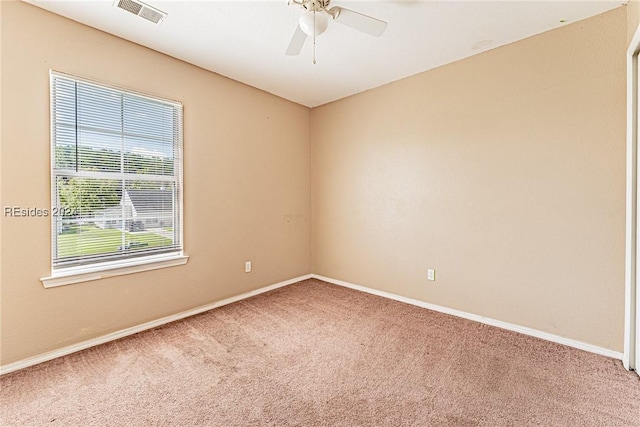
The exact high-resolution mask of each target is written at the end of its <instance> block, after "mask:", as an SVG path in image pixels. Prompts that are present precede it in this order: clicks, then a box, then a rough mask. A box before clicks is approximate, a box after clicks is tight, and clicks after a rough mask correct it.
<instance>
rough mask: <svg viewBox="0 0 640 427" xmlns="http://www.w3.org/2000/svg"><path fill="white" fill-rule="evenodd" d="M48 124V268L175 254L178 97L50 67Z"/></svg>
mask: <svg viewBox="0 0 640 427" xmlns="http://www.w3.org/2000/svg"><path fill="white" fill-rule="evenodd" d="M51 128H52V129H51V132H52V180H51V181H52V205H53V209H52V212H51V213H52V232H53V233H52V234H53V235H52V242H53V245H52V258H53V259H52V261H53V269H54V271H55V270H60V269H65V268H69V267H78V266H90V265H94V266H96V268H99V266H100V264H101V263H108V262H112V261H120V260H126V259H130V258H136V259H137V260H138V261H140V260H141V257H145V256H151V255H154V256H155V255H159V254H171V253H182V235H181V234H182V218H181V213H182V182H181V176H182V105H181V104H179V103H175V102H170V101H166V100H161V99H154V98H152V97H149V96H143V95H140V94H137V93H132V92H128V91H124V90H120V89H117V88H113V87H108V86H103V85H99V84H96V83H93V82H89V81H85V80H82V79H78V78H74V77H70V76H67V75H64V74H59V73H54V72H52V73H51ZM139 258H140V259H139Z"/></svg>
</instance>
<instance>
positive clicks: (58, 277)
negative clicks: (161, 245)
mask: <svg viewBox="0 0 640 427" xmlns="http://www.w3.org/2000/svg"><path fill="white" fill-rule="evenodd" d="M188 260H189V256H188V255H185V254H184V253H180V254H173V253H172V254H169V255H167V254H161V255H150V256H147V257H139V258H132V259H127V260H118V261H111V262H104V263H101V264H99V265H96V264H93V265H91V266H83V267H68V268H65V269H62V271H60V272H57V273H54V274H52V275H51V276H48V277H42V278H41V279H40V281H41V282H42V285H43V286H44V287H45V288H54V287H57V286H64V285H71V284H73V283H82V282H89V281H91V280H99V279H107V278H109V277H114V276H122V275H125V274H132V273H139V272H141V271H149V270H157V269H160V268H167V267H174V266H177V265H184V264H186V263H187V261H188Z"/></svg>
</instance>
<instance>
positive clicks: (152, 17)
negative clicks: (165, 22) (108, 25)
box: [115, 0, 167, 24]
mask: <svg viewBox="0 0 640 427" xmlns="http://www.w3.org/2000/svg"><path fill="white" fill-rule="evenodd" d="M115 5H116V7H119V8H120V9H122V10H126V11H127V12H130V13H133V14H134V15H138V16H139V17H141V18H144V19H146V20H147V21H151V22H153V23H154V24H158V23H159V22H160V21H162V18H164V17H165V16H167V14H166V13H164V12H162V11H160V10H158V9H156V8H154V7H151V6H149V5H147V4H144V3H142V2H139V1H135V0H117V1H116V3H115Z"/></svg>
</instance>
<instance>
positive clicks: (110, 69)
mask: <svg viewBox="0 0 640 427" xmlns="http://www.w3.org/2000/svg"><path fill="white" fill-rule="evenodd" d="M0 3H1V6H0V7H1V22H0V26H1V31H2V34H1V39H2V46H1V47H2V68H1V73H2V75H1V79H2V80H1V90H2V106H1V108H2V120H1V123H2V133H1V138H2V146H1V162H2V163H1V166H2V171H1V180H2V181H1V182H2V191H1V195H2V200H1V205H2V206H24V207H43V208H49V207H50V190H49V185H50V184H49V182H50V178H49V153H50V150H49V145H50V142H49V81H48V73H49V69H50V68H51V69H54V70H58V71H62V72H65V73H70V74H75V75H79V76H84V77H88V78H92V79H96V80H99V81H104V82H108V83H111V84H115V85H119V86H123V87H129V88H135V89H137V90H140V91H143V92H147V93H150V94H154V95H158V96H161V97H165V98H170V99H175V100H179V101H181V102H182V103H183V104H184V117H185V118H184V140H185V143H184V147H185V148H184V153H185V160H184V166H185V173H184V182H185V184H184V189H185V209H184V211H185V221H184V222H185V237H184V241H185V249H186V252H187V253H188V254H189V255H190V257H191V258H190V260H189V263H188V264H187V265H185V266H181V267H173V268H167V269H162V270H156V271H151V272H144V273H138V274H132V275H128V276H120V277H117V278H111V279H105V280H99V281H93V282H87V283H82V284H76V285H69V286H63V287H58V288H53V289H44V288H43V286H42V284H41V283H40V281H39V278H40V277H43V276H47V275H49V273H50V238H49V236H50V228H51V225H50V219H49V218H5V217H2V219H1V221H2V236H1V245H2V248H3V253H2V265H1V268H2V273H1V275H2V276H1V280H2V283H1V286H2V294H1V295H2V296H1V299H2V302H1V304H2V306H1V309H2V317H1V319H2V331H1V333H2V364H3V365H4V364H7V363H11V362H14V361H16V360H19V359H23V358H25V357H28V356H34V355H37V354H40V353H43V352H46V351H49V350H52V349H56V348H59V347H62V346H65V345H69V344H73V343H77V342H79V341H83V340H86V339H89V338H92V337H96V336H100V335H103V334H106V333H108V332H112V331H116V330H120V329H122V328H125V327H129V326H132V325H137V324H140V323H143V322H146V321H150V320H153V319H157V318H159V317H162V316H166V315H170V314H172V313H176V312H180V311H183V310H186V309H189V308H192V307H196V306H200V305H203V304H207V303H210V302H212V301H217V300H220V299H223V298H225V297H229V296H231V295H237V294H240V293H242V292H246V291H249V290H252V289H256V288H259V287H262V286H266V285H269V284H273V283H276V282H279V281H282V280H286V279H290V278H293V277H297V276H300V275H303V274H307V273H309V271H310V268H311V267H310V237H309V236H310V231H309V227H310V218H309V209H310V202H309V194H310V190H309V185H310V184H309V165H310V158H309V155H310V145H309V144H310V137H309V126H310V111H309V109H308V108H305V107H302V106H300V105H297V104H294V103H291V102H288V101H285V100H283V99H281V98H277V97H275V96H273V95H270V94H267V93H265V92H262V91H259V90H257V89H254V88H251V87H248V86H245V85H242V84H240V83H237V82H234V81H232V80H229V79H226V78H224V77H221V76H218V75H216V74H212V73H210V72H207V71H204V70H202V69H199V68H197V67H194V66H191V65H188V64H186V63H184V62H181V61H178V60H175V59H172V58H170V57H167V56H164V55H162V54H159V53H156V52H154V51H151V50H148V49H145V48H143V47H140V46H138V45H135V44H132V43H129V42H127V41H124V40H121V39H118V38H115V37H113V36H110V35H108V34H106V33H102V32H100V31H96V30H93V29H90V28H88V27H85V26H83V25H79V24H77V23H74V22H72V21H69V20H66V19H64V18H62V17H59V16H57V15H53V14H50V13H48V12H45V11H43V10H41V9H39V8H36V7H33V6H31V5H28V4H25V3H21V2H18V3H16V2H4V1H3V2H0ZM245 260H252V261H253V272H252V273H250V274H245V273H244V261H245Z"/></svg>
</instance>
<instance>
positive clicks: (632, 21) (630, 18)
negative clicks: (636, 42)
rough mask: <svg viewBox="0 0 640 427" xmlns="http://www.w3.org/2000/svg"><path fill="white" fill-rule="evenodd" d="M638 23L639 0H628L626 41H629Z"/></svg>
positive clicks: (639, 15)
mask: <svg viewBox="0 0 640 427" xmlns="http://www.w3.org/2000/svg"><path fill="white" fill-rule="evenodd" d="M638 24H640V0H630V1H629V3H628V4H627V43H630V42H631V39H632V38H633V35H634V34H635V32H636V29H637V28H638Z"/></svg>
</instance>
